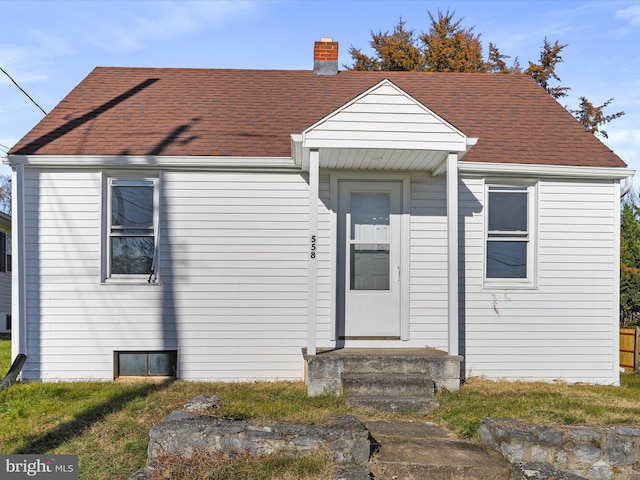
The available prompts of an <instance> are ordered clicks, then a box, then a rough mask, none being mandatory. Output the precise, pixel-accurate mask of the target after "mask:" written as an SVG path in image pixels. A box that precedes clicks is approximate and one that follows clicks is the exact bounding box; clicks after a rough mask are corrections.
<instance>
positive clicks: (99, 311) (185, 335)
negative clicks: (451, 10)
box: [23, 170, 308, 380]
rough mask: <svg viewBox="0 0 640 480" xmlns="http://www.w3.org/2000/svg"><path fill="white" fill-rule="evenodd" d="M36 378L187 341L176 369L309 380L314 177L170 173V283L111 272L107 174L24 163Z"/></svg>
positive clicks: (32, 372)
mask: <svg viewBox="0 0 640 480" xmlns="http://www.w3.org/2000/svg"><path fill="white" fill-rule="evenodd" d="M25 176H26V185H25V194H26V197H27V201H26V205H25V210H26V216H27V220H26V232H25V233H26V255H27V288H28V292H27V295H28V301H27V324H28V345H27V348H28V351H27V355H28V360H27V364H26V366H25V368H24V369H23V374H24V376H25V378H43V379H45V380H46V379H85V378H94V379H102V380H110V379H111V378H113V358H114V357H113V355H114V351H121V352H122V351H160V350H161V351H166V350H177V351H178V376H179V377H180V378H185V379H193V380H196V379H202V380H243V379H246V380H249V379H271V380H272V379H301V378H302V376H303V363H302V355H301V346H302V345H304V344H305V341H306V318H307V310H306V301H307V288H306V282H307V270H306V265H307V262H306V258H307V257H306V256H307V228H308V222H307V217H306V212H307V204H308V185H307V183H306V182H305V180H304V178H303V177H302V176H301V175H299V174H286V173H282V174H281V173H273V174H264V173H255V174H253V173H203V172H193V173H188V172H183V173H179V172H170V173H164V174H163V181H162V183H161V189H162V192H161V195H160V196H161V212H162V214H161V218H160V238H161V242H160V245H159V249H160V259H161V260H160V263H161V265H160V271H161V277H160V279H159V280H160V283H159V284H157V285H153V284H148V283H146V282H145V283H144V284H133V285H131V284H109V283H101V282H100V278H101V273H100V265H101V248H100V242H101V232H102V230H101V214H102V211H101V188H100V186H101V174H100V173H99V172H87V171H76V172H73V171H64V172H62V171H61V172H54V171H52V172H41V173H37V172H34V171H30V170H26V175H25Z"/></svg>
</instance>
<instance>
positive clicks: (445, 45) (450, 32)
mask: <svg viewBox="0 0 640 480" xmlns="http://www.w3.org/2000/svg"><path fill="white" fill-rule="evenodd" d="M454 15H455V12H449V11H448V10H447V13H442V12H441V11H440V10H438V16H437V17H434V16H433V15H432V14H431V13H429V19H430V20H431V25H430V27H429V31H428V32H426V33H423V34H422V35H421V36H420V41H421V42H422V51H423V55H424V59H425V62H424V63H425V69H426V70H427V71H429V72H462V73H479V72H481V73H484V72H486V71H487V65H486V64H485V62H484V59H483V57H482V43H481V42H480V35H476V34H475V33H474V32H473V27H471V28H462V26H461V25H460V24H461V23H462V19H460V20H458V21H454V19H453V16H454Z"/></svg>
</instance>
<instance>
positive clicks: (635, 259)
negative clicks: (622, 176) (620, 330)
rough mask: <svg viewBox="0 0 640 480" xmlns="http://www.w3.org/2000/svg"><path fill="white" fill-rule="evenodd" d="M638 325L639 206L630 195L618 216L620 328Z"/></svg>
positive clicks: (639, 269)
mask: <svg viewBox="0 0 640 480" xmlns="http://www.w3.org/2000/svg"><path fill="white" fill-rule="evenodd" d="M639 323H640V206H639V205H638V201H637V197H636V196H635V195H633V194H629V195H628V196H627V198H626V199H625V201H624V203H623V205H622V211H621V212H620V326H621V327H629V326H637V325H638V324H639Z"/></svg>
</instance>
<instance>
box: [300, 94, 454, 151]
mask: <svg viewBox="0 0 640 480" xmlns="http://www.w3.org/2000/svg"><path fill="white" fill-rule="evenodd" d="M465 144H466V138H465V137H464V135H463V134H462V133H461V132H460V131H458V130H456V129H455V128H454V127H453V126H452V125H449V124H448V123H446V122H445V121H444V120H442V119H441V118H439V117H438V116H436V115H435V114H434V113H433V112H431V111H430V110H429V109H428V108H426V107H425V106H424V105H422V104H420V103H419V102H417V101H416V100H414V99H413V98H411V97H410V96H409V95H407V94H406V93H404V92H403V91H401V90H400V89H398V88H397V87H395V86H393V85H392V84H391V83H388V82H382V83H381V84H379V85H378V86H376V87H374V88H372V89H371V90H370V91H369V92H367V93H365V94H363V95H362V96H360V97H359V98H357V99H356V100H354V101H353V102H351V103H350V104H347V105H346V106H345V107H343V108H341V109H340V110H338V111H337V112H336V113H335V114H333V115H331V116H329V117H328V118H326V119H324V120H322V121H321V122H318V123H317V124H316V125H314V126H313V127H311V128H310V129H309V130H308V131H307V132H305V145H306V146H307V147H311V148H321V147H335V148H341V147H344V148H350V149H353V148H396V149H399V150H400V149H413V150H434V151H437V150H443V151H446V150H464V148H465Z"/></svg>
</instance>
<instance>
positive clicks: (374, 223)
mask: <svg viewBox="0 0 640 480" xmlns="http://www.w3.org/2000/svg"><path fill="white" fill-rule="evenodd" d="M390 212H391V200H390V198H389V194H388V193H355V192H354V193H351V236H350V238H351V240H358V241H361V242H388V241H389V216H390Z"/></svg>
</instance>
